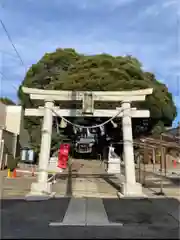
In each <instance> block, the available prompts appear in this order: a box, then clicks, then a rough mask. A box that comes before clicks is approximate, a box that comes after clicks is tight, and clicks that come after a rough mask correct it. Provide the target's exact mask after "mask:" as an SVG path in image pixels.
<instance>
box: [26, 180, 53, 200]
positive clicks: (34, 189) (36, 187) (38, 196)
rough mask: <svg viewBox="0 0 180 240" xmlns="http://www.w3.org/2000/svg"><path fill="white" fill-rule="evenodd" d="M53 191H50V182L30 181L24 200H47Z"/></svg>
mask: <svg viewBox="0 0 180 240" xmlns="http://www.w3.org/2000/svg"><path fill="white" fill-rule="evenodd" d="M54 195H55V193H53V192H52V183H50V182H48V183H39V182H36V183H32V184H31V190H30V192H29V193H28V194H27V195H26V200H29V201H35V200H48V199H50V198H52V197H53V196H54Z"/></svg>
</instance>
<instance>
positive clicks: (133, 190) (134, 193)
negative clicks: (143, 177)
mask: <svg viewBox="0 0 180 240" xmlns="http://www.w3.org/2000/svg"><path fill="white" fill-rule="evenodd" d="M118 197H120V198H123V197H128V198H134V197H136V198H142V197H143V198H144V197H147V196H146V195H145V194H144V193H143V190H142V185H141V184H140V183H135V184H130V183H123V184H122V185H121V192H118Z"/></svg>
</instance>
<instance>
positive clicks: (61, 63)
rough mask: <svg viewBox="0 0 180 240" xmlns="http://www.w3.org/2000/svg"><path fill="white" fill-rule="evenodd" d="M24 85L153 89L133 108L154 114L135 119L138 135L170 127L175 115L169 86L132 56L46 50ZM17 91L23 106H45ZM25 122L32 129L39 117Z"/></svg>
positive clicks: (116, 104) (51, 87) (77, 88)
mask: <svg viewBox="0 0 180 240" xmlns="http://www.w3.org/2000/svg"><path fill="white" fill-rule="evenodd" d="M22 85H23V86H27V87H32V88H41V89H55V90H56V89H57V90H92V91H95V90H101V91H121V90H137V89H144V88H153V94H152V95H150V96H148V97H147V99H146V101H145V102H137V103H133V106H134V107H137V108H139V109H149V110H150V113H151V117H150V118H149V119H148V120H144V119H133V124H134V125H135V126H136V127H135V128H134V129H136V130H137V131H136V132H135V134H136V135H137V133H138V132H141V133H143V134H145V133H150V132H151V133H152V132H155V131H157V130H158V131H159V129H162V128H163V127H164V126H171V124H172V121H173V120H174V118H175V117H176V107H175V105H174V102H173V100H172V95H171V93H169V92H168V89H167V87H166V86H165V85H164V84H162V83H160V82H159V81H158V80H157V79H156V78H155V75H154V74H153V73H150V72H145V71H143V68H142V65H141V63H140V62H139V61H138V60H137V59H136V58H134V57H132V56H124V57H122V56H116V57H114V56H111V55H108V54H97V55H83V54H79V53H77V52H76V51H75V50H74V49H57V50H56V51H55V52H53V53H46V54H45V55H44V56H43V57H42V59H41V60H40V61H39V62H38V63H37V64H33V65H32V66H31V68H30V69H29V71H28V72H27V74H26V77H25V79H24V81H23V82H22ZM18 94H19V98H20V100H21V103H22V104H23V106H24V107H34V106H39V105H42V103H41V102H38V101H36V102H35V101H33V102H32V101H30V99H29V97H28V96H26V95H24V94H23V93H22V90H21V86H20V88H19V93H18ZM64 104H65V103H64ZM102 105H104V106H102ZM115 106H120V104H119V103H115V104H112V103H111V104H110V103H109V104H108V103H101V104H100V103H97V104H96V107H103V108H105V107H107V108H109V107H111V108H113V107H115ZM61 107H62V106H61ZM71 107H72V106H71ZM26 122H27V123H28V124H27V126H29V127H30V126H31V130H33V129H35V130H37V122H38V120H37V118H34V120H33V119H31V120H29V121H28V119H27V120H26ZM36 133H37V132H36ZM34 134H35V133H34ZM32 135H33V134H32Z"/></svg>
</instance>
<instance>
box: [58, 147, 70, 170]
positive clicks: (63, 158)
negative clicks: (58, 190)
mask: <svg viewBox="0 0 180 240" xmlns="http://www.w3.org/2000/svg"><path fill="white" fill-rule="evenodd" d="M69 150H70V144H67V143H66V144H61V145H60V148H59V154H58V165H57V166H58V167H59V168H62V169H66V168H67V161H68V158H69Z"/></svg>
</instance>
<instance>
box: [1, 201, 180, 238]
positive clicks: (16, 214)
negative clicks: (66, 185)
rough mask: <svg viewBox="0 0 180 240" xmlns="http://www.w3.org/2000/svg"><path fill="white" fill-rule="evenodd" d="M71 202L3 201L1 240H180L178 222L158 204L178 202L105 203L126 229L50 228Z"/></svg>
mask: <svg viewBox="0 0 180 240" xmlns="http://www.w3.org/2000/svg"><path fill="white" fill-rule="evenodd" d="M69 201H70V198H59V199H51V200H47V201H39V202H38V201H36V202H27V201H24V200H5V199H4V200H2V202H1V238H2V239H10V238H12V239H17V238H18V239H22V238H44V239H48V238H52V239H68V238H70V239H91V238H94V239H95V238H96V239H97V238H99V239H100V238H101V239H108V238H112V239H120V238H140V239H144V238H154V239H155V238H156V239H164V238H166V239H177V238H178V237H179V225H178V222H177V221H176V220H175V219H174V218H173V217H172V216H170V215H169V214H167V213H166V212H164V211H162V210H160V209H159V208H158V207H157V205H156V204H155V201H159V204H163V201H168V204H169V205H172V204H173V206H176V207H177V211H178V207H179V202H178V201H176V200H175V199H152V200H148V199H121V200H119V199H103V204H104V208H105V211H106V213H107V216H108V219H109V221H110V222H115V223H122V224H123V225H122V226H115V227H113V226H101V227H100V226H99V227H98V226H72V225H69V226H56V227H54V226H49V223H50V222H55V221H60V222H61V221H63V217H64V215H65V213H66V211H67V208H68V205H69Z"/></svg>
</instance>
